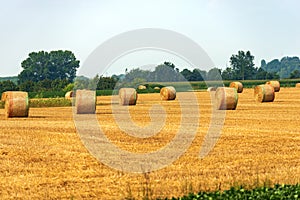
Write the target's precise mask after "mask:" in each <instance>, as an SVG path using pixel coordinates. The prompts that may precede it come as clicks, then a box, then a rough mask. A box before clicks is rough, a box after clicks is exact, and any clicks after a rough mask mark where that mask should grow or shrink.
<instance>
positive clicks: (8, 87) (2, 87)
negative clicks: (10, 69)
mask: <svg viewBox="0 0 300 200" xmlns="http://www.w3.org/2000/svg"><path fill="white" fill-rule="evenodd" d="M17 89H18V87H17V85H16V84H15V83H14V82H12V81H10V80H6V81H2V82H0V94H1V93H3V92H5V91H14V90H17Z"/></svg>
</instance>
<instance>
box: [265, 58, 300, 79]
mask: <svg viewBox="0 0 300 200" xmlns="http://www.w3.org/2000/svg"><path fill="white" fill-rule="evenodd" d="M261 68H262V69H263V70H265V71H266V72H269V73H275V74H277V75H278V76H279V77H280V78H300V60H299V58H298V57H283V58H282V59H281V60H278V59H274V60H272V61H270V62H268V63H267V62H266V61H265V60H262V61H261Z"/></svg>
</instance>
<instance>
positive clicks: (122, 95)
mask: <svg viewBox="0 0 300 200" xmlns="http://www.w3.org/2000/svg"><path fill="white" fill-rule="evenodd" d="M137 98H138V94H137V92H136V90H135V89H134V88H121V89H120V90H119V103H120V105H122V106H129V105H136V101H137Z"/></svg>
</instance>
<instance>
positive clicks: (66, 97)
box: [65, 91, 74, 99]
mask: <svg viewBox="0 0 300 200" xmlns="http://www.w3.org/2000/svg"><path fill="white" fill-rule="evenodd" d="M72 97H74V92H73V91H69V92H67V93H66V94H65V99H72Z"/></svg>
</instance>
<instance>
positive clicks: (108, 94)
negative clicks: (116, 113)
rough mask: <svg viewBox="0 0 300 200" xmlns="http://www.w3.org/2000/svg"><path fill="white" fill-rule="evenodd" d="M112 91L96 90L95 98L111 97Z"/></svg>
mask: <svg viewBox="0 0 300 200" xmlns="http://www.w3.org/2000/svg"><path fill="white" fill-rule="evenodd" d="M113 93H114V90H96V95H97V96H111V95H112V94H113Z"/></svg>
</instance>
